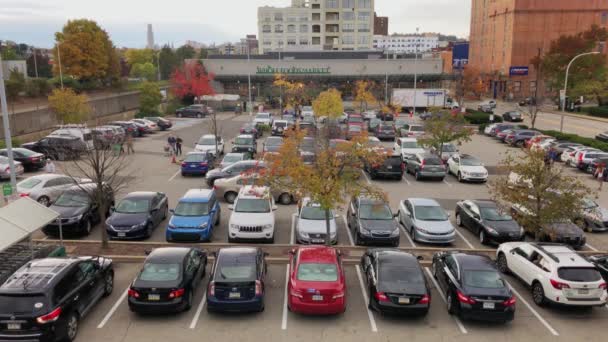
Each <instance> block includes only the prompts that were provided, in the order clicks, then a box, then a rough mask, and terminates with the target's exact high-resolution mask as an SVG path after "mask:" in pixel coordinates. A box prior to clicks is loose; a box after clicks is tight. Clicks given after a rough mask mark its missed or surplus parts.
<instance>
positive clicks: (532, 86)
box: [530, 81, 536, 93]
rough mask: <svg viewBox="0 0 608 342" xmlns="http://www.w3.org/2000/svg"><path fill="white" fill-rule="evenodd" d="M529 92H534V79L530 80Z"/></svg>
mask: <svg viewBox="0 0 608 342" xmlns="http://www.w3.org/2000/svg"><path fill="white" fill-rule="evenodd" d="M530 92H531V93H534V92H536V81H530Z"/></svg>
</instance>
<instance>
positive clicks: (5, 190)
mask: <svg viewBox="0 0 608 342" xmlns="http://www.w3.org/2000/svg"><path fill="white" fill-rule="evenodd" d="M2 194H3V195H4V196H10V195H12V194H13V187H12V186H11V184H10V183H5V184H2Z"/></svg>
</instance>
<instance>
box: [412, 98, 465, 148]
mask: <svg viewBox="0 0 608 342" xmlns="http://www.w3.org/2000/svg"><path fill="white" fill-rule="evenodd" d="M431 110H432V111H433V112H434V113H433V115H432V116H431V117H430V118H429V119H427V120H426V121H424V136H423V137H421V138H418V142H419V143H420V144H421V145H422V146H425V147H434V148H435V151H438V153H439V156H441V155H442V154H443V145H444V144H447V143H450V142H451V143H454V144H462V143H463V142H468V141H471V136H472V135H473V134H474V131H473V130H472V129H471V128H468V127H466V122H465V120H464V115H463V114H462V113H459V112H456V113H449V112H447V111H443V110H440V109H438V108H435V109H431ZM435 114H438V115H435Z"/></svg>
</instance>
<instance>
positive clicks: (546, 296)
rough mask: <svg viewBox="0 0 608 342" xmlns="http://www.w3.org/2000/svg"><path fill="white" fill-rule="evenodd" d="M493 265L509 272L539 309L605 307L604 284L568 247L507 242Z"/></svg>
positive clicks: (600, 277) (501, 246) (593, 268)
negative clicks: (554, 305) (526, 288)
mask: <svg viewBox="0 0 608 342" xmlns="http://www.w3.org/2000/svg"><path fill="white" fill-rule="evenodd" d="M496 263H497V264H498V269H499V270H500V271H501V272H503V273H507V272H511V273H513V274H514V275H516V276H517V277H518V278H520V279H521V280H522V281H523V282H524V283H525V284H526V285H528V286H530V288H531V289H532V298H533V299H534V302H535V303H536V304H537V305H539V306H542V305H544V304H547V303H557V304H563V305H571V306H604V305H605V304H606V297H607V293H606V282H605V281H604V280H603V279H602V276H601V274H600V273H599V272H598V271H597V269H596V268H595V266H594V265H593V264H592V263H590V262H589V261H587V260H586V259H584V258H583V257H581V256H580V255H579V254H577V253H576V252H575V251H574V250H572V249H571V248H570V247H568V246H565V245H560V244H547V243H528V242H507V243H503V244H501V245H500V246H499V247H498V250H497V251H496Z"/></svg>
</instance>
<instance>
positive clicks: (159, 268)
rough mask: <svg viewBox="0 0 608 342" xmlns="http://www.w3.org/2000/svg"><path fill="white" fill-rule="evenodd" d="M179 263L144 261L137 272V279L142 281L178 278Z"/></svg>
mask: <svg viewBox="0 0 608 342" xmlns="http://www.w3.org/2000/svg"><path fill="white" fill-rule="evenodd" d="M179 275H180V265H179V264H155V263H151V262H150V263H146V264H144V268H143V270H142V271H141V273H140V274H139V279H140V280H143V281H173V280H177V279H179Z"/></svg>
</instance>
